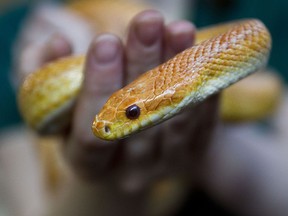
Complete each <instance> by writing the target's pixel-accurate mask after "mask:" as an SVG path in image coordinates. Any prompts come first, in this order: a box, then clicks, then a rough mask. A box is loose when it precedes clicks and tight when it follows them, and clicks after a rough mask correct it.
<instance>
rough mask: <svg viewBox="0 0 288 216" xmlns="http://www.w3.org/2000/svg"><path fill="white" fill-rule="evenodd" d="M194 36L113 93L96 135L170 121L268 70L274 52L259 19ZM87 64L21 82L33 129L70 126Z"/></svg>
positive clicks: (46, 70) (79, 60) (62, 65)
mask: <svg viewBox="0 0 288 216" xmlns="http://www.w3.org/2000/svg"><path fill="white" fill-rule="evenodd" d="M196 38H197V40H196V45H194V46H193V47H191V48H188V49H187V50H185V51H183V52H181V53H179V54H178V55H176V56H175V57H173V58H172V59H170V60H169V61H167V62H165V63H163V64H161V65H159V66H158V67H156V68H154V69H152V70H150V71H148V72H146V73H144V74H143V75H141V76H140V77H139V78H138V79H136V80H135V81H133V82H132V83H130V84H128V85H127V86H125V87H124V88H122V89H120V90H119V91H117V92H115V93H114V94H112V95H111V97H110V98H109V99H108V101H107V102H106V104H105V105H104V106H103V108H102V110H101V111H100V112H99V113H98V114H97V115H96V117H95V119H94V122H93V124H92V130H93V133H94V134H95V135H96V136H97V137H99V138H101V139H105V140H115V139H121V138H124V137H127V136H130V135H131V134H134V133H137V132H139V131H141V130H143V129H146V128H148V127H151V126H153V125H156V124H159V123H161V122H163V121H165V120H167V119H169V118H172V117H173V116H175V115H176V114H178V113H180V112H181V111H182V110H183V109H184V108H186V107H188V106H194V105H196V104H198V103H200V102H202V101H204V100H205V99H206V98H208V97H209V96H211V95H213V94H216V93H217V92H219V91H221V90H222V89H224V88H226V87H228V86H230V85H232V84H233V83H235V82H237V81H239V80H240V79H242V78H244V77H246V76H248V75H249V74H251V73H253V72H255V71H257V70H259V69H260V68H261V67H264V66H265V64H266V62H267V59H268V57H269V52H270V48H271V38H270V34H269V32H268V30H267V28H266V27H265V26H264V24H263V23H262V22H261V21H259V20H255V19H250V20H242V21H237V22H233V23H228V24H223V25H216V26H213V27H208V28H205V29H203V30H200V31H198V32H197V35H196ZM84 62H85V58H84V57H83V56H81V57H68V58H63V59H60V60H58V61H56V62H53V63H49V64H48V65H46V66H44V67H43V68H41V69H40V70H38V71H36V72H35V73H32V74H31V75H29V76H28V77H27V79H26V80H25V81H24V82H23V85H22V87H21V88H20V92H19V107H20V111H21V113H22V115H23V117H24V119H25V121H26V122H27V123H28V124H29V125H30V126H31V127H32V128H34V129H36V130H38V131H40V132H44V133H49V132H54V131H57V130H58V129H59V128H62V127H63V126H64V125H66V123H64V122H66V121H64V120H63V119H65V117H66V118H69V116H70V115H69V114H67V113H69V110H70V111H71V110H72V109H71V107H72V106H73V104H74V102H75V99H76V97H77V95H78V93H79V91H80V89H81V84H82V80H83V72H82V71H83V67H84V66H83V65H84ZM70 113H71V112H70ZM59 116H61V117H59ZM91 121H92V120H91ZM56 122H57V124H56ZM59 123H60V124H59ZM61 123H62V124H61Z"/></svg>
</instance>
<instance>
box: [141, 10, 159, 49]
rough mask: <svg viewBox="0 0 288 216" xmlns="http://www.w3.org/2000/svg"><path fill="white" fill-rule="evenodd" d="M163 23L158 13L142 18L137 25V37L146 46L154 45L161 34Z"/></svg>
mask: <svg viewBox="0 0 288 216" xmlns="http://www.w3.org/2000/svg"><path fill="white" fill-rule="evenodd" d="M162 23H163V19H162V17H161V15H159V14H158V13H155V14H151V13H150V14H149V15H148V14H147V15H146V16H143V17H141V19H140V20H139V21H138V23H136V29H135V31H136V34H137V37H138V38H139V40H140V41H141V42H142V43H143V44H144V45H148V46H149V45H152V44H154V43H155V42H156V41H157V40H158V38H159V36H160V34H161V28H162Z"/></svg>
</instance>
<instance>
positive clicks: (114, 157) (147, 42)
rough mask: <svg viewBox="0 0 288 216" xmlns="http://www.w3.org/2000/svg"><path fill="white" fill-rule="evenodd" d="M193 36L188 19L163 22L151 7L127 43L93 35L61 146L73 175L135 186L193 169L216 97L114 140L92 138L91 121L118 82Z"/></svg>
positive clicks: (207, 132)
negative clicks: (77, 93)
mask: <svg viewBox="0 0 288 216" xmlns="http://www.w3.org/2000/svg"><path fill="white" fill-rule="evenodd" d="M194 36H195V28H194V26H193V25H192V24H191V23H189V22H187V21H177V22H174V23H171V24H168V25H165V24H164V19H163V17H162V15H161V14H159V13H158V12H156V11H152V10H151V11H145V12H143V13H140V14H138V15H137V16H136V17H135V18H134V19H133V20H132V22H131V26H130V28H129V31H128V36H127V42H126V43H124V44H122V42H121V41H120V40H119V39H118V38H117V37H115V36H113V35H111V34H102V35H100V36H98V37H96V38H95V40H94V41H93V42H92V45H91V46H90V49H89V52H88V54H87V61H86V67H85V70H84V71H85V78H84V83H83V87H82V91H81V93H80V96H79V98H78V100H77V104H76V107H75V112H74V116H73V119H72V123H71V131H70V133H69V135H68V137H67V143H66V145H65V148H64V152H65V155H66V157H67V158H68V160H69V161H70V163H71V164H72V167H73V168H74V170H75V171H76V173H77V174H78V175H80V176H82V177H84V178H86V179H89V180H91V179H92V180H96V181H101V180H102V181H103V182H105V183H107V182H109V183H112V184H114V185H118V186H120V187H122V188H125V189H128V190H135V189H139V188H143V187H144V186H145V185H147V184H149V183H150V182H152V181H153V180H154V179H156V178H159V177H163V176H171V175H187V172H188V173H190V174H191V173H193V171H194V169H193V167H194V166H195V163H196V158H197V157H198V156H197V152H199V151H197V150H196V149H197V148H199V147H200V148H202V147H205V145H206V144H207V143H208V142H209V137H210V136H211V133H212V131H213V129H214V126H215V122H216V116H217V97H213V98H210V99H209V100H207V101H206V102H204V103H203V104H201V105H199V106H197V107H195V108H194V109H191V110H189V111H187V112H185V113H183V114H182V115H180V116H178V117H176V118H174V119H172V120H170V121H167V122H166V123H163V124H161V125H159V126H156V127H153V128H151V129H149V130H147V131H144V132H141V133H139V134H137V135H135V136H131V137H129V138H127V139H124V140H121V141H117V142H105V141H102V140H99V139H97V138H95V137H94V135H93V134H92V132H91V121H92V120H93V118H94V116H95V114H96V113H97V111H99V110H100V108H101V107H102V106H103V104H104V102H105V101H106V100H107V98H108V96H110V95H111V94H112V93H113V92H114V91H116V90H117V89H119V88H121V87H122V85H123V83H124V84H125V83H127V82H130V81H131V80H134V79H135V78H136V77H138V76H139V75H140V74H141V73H143V72H145V71H147V70H149V69H151V68H152V67H154V66H156V65H159V64H160V63H161V62H163V61H164V60H167V59H168V58H170V57H172V56H173V55H175V54H176V53H178V52H180V51H182V50H184V49H185V48H187V47H189V46H191V45H192V44H193V40H194ZM195 167H196V166H195Z"/></svg>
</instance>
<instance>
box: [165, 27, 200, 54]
mask: <svg viewBox="0 0 288 216" xmlns="http://www.w3.org/2000/svg"><path fill="white" fill-rule="evenodd" d="M170 31H171V35H170V37H171V39H170V40H171V41H170V43H171V47H172V49H173V51H175V52H180V51H183V50H184V49H186V48H188V47H190V46H192V45H193V43H194V33H193V32H194V31H195V27H194V25H192V24H191V23H189V22H183V21H178V22H177V21H176V22H174V23H172V24H171V25H170Z"/></svg>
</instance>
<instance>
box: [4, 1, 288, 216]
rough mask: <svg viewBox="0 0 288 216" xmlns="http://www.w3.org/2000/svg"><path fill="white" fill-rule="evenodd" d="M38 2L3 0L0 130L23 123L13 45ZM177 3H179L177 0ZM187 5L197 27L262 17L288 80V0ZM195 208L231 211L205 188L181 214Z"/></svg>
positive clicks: (274, 60)
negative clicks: (14, 77) (15, 86)
mask: <svg viewBox="0 0 288 216" xmlns="http://www.w3.org/2000/svg"><path fill="white" fill-rule="evenodd" d="M39 2H41V1H40V0H39V1H36V0H34V1H28V0H27V1H25V0H14V1H13V0H0V29H1V30H0V69H1V72H0V82H1V85H0V94H1V100H0V113H1V114H0V130H2V129H4V128H7V127H10V126H14V125H17V124H21V123H22V121H21V117H20V115H19V113H18V111H17V104H16V94H15V89H13V86H12V85H11V77H10V73H11V71H12V70H13V45H14V43H15V40H16V38H17V35H18V34H19V31H20V29H21V26H22V24H23V21H24V20H25V18H26V17H27V15H29V13H30V12H31V11H32V10H33V8H34V6H35V4H39ZM55 2H56V1H55ZM151 2H152V1H151ZM154 2H156V3H157V2H158V3H159V4H160V5H161V4H162V6H163V8H162V10H164V11H165V10H166V9H165V4H163V2H164V1H160V0H158V1H157V0H156V1H154ZM174 3H176V4H177V1H174ZM185 6H186V7H184V8H183V7H181V8H180V9H179V8H178V9H177V13H179V11H180V13H182V14H181V16H184V17H186V18H187V19H189V20H191V21H193V22H194V23H195V24H196V26H197V27H202V26H206V25H209V24H215V23H218V22H223V21H229V20H234V19H240V18H247V17H253V18H259V19H260V20H262V21H263V22H264V23H265V24H266V25H267V27H268V29H269V30H270V32H271V34H272V38H273V49H272V52H271V57H270V60H269V67H270V68H272V69H273V70H275V71H276V72H277V73H278V74H279V75H280V76H281V77H282V79H283V82H284V83H287V81H288V72H287V71H288V64H287V62H286V61H287V60H286V57H287V50H288V42H287V39H288V28H287V27H288V25H287V22H288V12H287V11H288V1H287V0H198V1H196V0H195V1H192V0H190V1H189V0H187V1H186V2H185ZM168 10H170V11H172V12H173V7H169V8H167V11H168ZM0 201H1V200H0ZM193 212H194V213H195V212H199V215H204V214H207V215H216V214H217V213H218V214H219V215H232V214H231V213H229V212H227V210H225V209H223V208H221V207H220V206H219V205H217V203H216V202H215V201H213V200H211V199H210V198H209V197H208V196H207V195H206V194H205V193H204V192H203V191H196V192H195V193H193V194H191V196H190V198H189V200H187V202H185V203H184V204H183V208H182V210H181V211H180V212H179V214H178V215H191V214H192V213H193ZM212 213H213V214H212Z"/></svg>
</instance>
